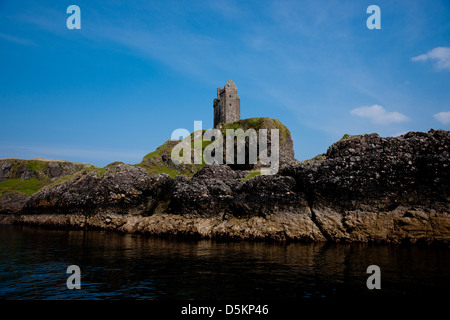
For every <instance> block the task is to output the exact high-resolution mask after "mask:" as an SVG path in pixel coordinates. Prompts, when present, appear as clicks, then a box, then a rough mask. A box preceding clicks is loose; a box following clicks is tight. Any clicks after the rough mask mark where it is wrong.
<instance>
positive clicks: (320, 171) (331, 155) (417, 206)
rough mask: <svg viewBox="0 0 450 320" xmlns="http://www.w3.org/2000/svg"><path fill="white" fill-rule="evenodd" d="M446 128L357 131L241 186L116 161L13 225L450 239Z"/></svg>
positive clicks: (214, 175)
mask: <svg viewBox="0 0 450 320" xmlns="http://www.w3.org/2000/svg"><path fill="white" fill-rule="evenodd" d="M449 147H450V132H448V131H442V130H437V131H434V130H431V131H430V132H428V133H420V132H419V133H417V132H412V133H408V134H406V135H403V136H401V137H397V138H382V137H379V136H378V135H377V134H370V135H362V136H357V137H352V138H349V139H346V140H341V141H339V142H337V143H335V144H333V145H332V146H331V147H330V148H329V149H328V151H327V153H326V154H324V155H323V156H321V157H318V158H317V159H316V160H315V161H307V162H304V163H301V164H299V165H285V166H284V167H283V168H282V169H281V170H280V173H279V175H276V176H257V177H255V178H252V179H249V180H246V181H242V180H241V179H242V177H243V176H242V173H240V172H238V171H233V170H232V169H231V168H230V167H228V166H226V165H206V166H204V167H203V168H202V169H201V170H199V171H198V172H197V173H196V174H195V175H194V176H193V177H192V178H191V179H189V178H188V177H186V176H177V177H175V178H174V179H171V178H170V177H169V176H168V175H164V174H160V175H151V174H148V173H147V171H145V170H144V169H142V168H139V167H136V166H130V165H125V164H121V163H117V164H114V165H111V166H108V167H107V170H106V172H105V173H104V174H103V175H99V174H98V173H97V172H84V173H81V174H80V175H78V176H77V177H76V178H75V179H73V180H70V181H68V182H66V183H63V184H60V185H57V186H54V187H51V188H45V189H43V190H41V191H39V192H38V193H36V194H34V195H33V196H32V197H31V198H30V199H29V200H28V201H27V202H26V205H25V207H24V209H23V210H22V211H21V212H20V215H18V216H17V222H21V223H35V224H53V225H57V226H71V227H74V226H75V227H89V226H90V227H99V228H106V229H113V230H121V231H127V232H147V233H152V234H160V235H161V234H166V235H167V234H168V235H174V236H187V235H189V236H198V237H203V238H238V239H273V240H301V241H325V240H328V241H335V242H337V241H363V242H367V241H374V242H396V243H398V242H403V241H408V242H427V243H430V242H442V243H447V242H449V240H450V205H449V200H450V176H449V166H450V158H449Z"/></svg>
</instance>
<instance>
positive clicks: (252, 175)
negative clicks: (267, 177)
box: [241, 170, 261, 181]
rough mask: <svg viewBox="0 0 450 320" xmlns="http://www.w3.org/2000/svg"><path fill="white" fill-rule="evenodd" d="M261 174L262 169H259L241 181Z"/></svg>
mask: <svg viewBox="0 0 450 320" xmlns="http://www.w3.org/2000/svg"><path fill="white" fill-rule="evenodd" d="M259 175H261V171H259V170H258V171H252V172H250V173H249V174H248V175H247V176H246V177H245V178H243V179H241V181H245V180H248V179H251V178H254V177H256V176H259Z"/></svg>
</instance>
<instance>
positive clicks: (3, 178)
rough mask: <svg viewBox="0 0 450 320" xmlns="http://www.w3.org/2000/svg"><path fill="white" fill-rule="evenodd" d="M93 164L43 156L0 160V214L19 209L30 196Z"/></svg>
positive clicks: (90, 167)
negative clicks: (42, 157)
mask: <svg viewBox="0 0 450 320" xmlns="http://www.w3.org/2000/svg"><path fill="white" fill-rule="evenodd" d="M86 168H88V169H94V168H96V167H95V166H93V165H90V164H85V163H73V162H69V161H58V160H47V159H31V160H22V159H0V214H5V213H6V214H8V213H15V212H18V211H20V210H21V208H22V207H23V205H24V204H25V202H26V201H27V200H28V198H29V197H30V195H32V194H33V193H36V192H37V191H38V190H40V189H41V188H43V187H44V186H47V185H50V184H53V183H57V182H58V181H61V180H63V178H64V177H65V178H67V179H68V178H70V177H71V176H72V175H73V174H74V173H76V172H79V171H81V170H83V169H86Z"/></svg>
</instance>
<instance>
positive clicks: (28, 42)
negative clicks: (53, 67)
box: [0, 33, 36, 46]
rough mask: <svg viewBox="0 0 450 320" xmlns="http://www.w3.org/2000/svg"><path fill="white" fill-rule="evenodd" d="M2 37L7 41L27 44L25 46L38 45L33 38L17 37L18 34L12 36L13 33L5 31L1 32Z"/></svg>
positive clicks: (0, 36)
mask: <svg viewBox="0 0 450 320" xmlns="http://www.w3.org/2000/svg"><path fill="white" fill-rule="evenodd" d="M0 39H3V40H6V41H9V42H14V43H18V44H22V45H25V46H34V45H36V44H35V43H34V41H33V40H30V39H25V38H21V37H17V36H12V35H9V34H5V33H0Z"/></svg>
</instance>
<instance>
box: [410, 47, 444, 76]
mask: <svg viewBox="0 0 450 320" xmlns="http://www.w3.org/2000/svg"><path fill="white" fill-rule="evenodd" d="M411 60H412V61H428V60H432V61H435V63H434V66H435V67H436V68H437V69H438V70H448V71H450V47H437V48H434V49H433V50H430V51H428V52H427V53H424V54H421V55H419V56H417V57H413V58H411Z"/></svg>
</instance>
